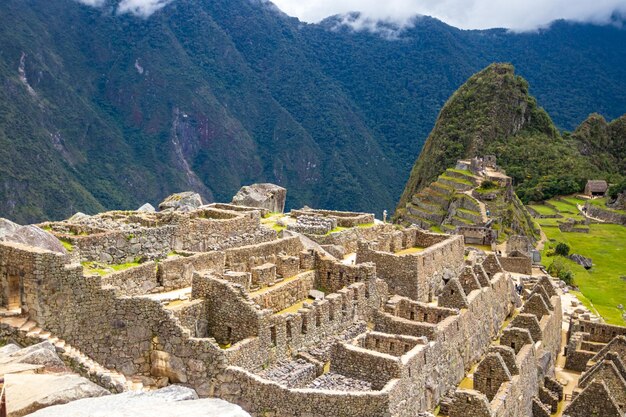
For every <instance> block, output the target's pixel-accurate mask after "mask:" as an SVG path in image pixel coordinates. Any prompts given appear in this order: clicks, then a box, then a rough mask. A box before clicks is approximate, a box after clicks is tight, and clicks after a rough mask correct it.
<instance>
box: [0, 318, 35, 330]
mask: <svg viewBox="0 0 626 417" xmlns="http://www.w3.org/2000/svg"><path fill="white" fill-rule="evenodd" d="M27 321H28V317H5V318H3V319H2V320H0V322H1V323H3V324H7V325H9V326H11V327H13V328H16V329H19V328H20V327H22V326H23V325H24V324H26V322H27Z"/></svg>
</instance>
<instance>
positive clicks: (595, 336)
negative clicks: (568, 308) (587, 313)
mask: <svg viewBox="0 0 626 417" xmlns="http://www.w3.org/2000/svg"><path fill="white" fill-rule="evenodd" d="M569 331H570V333H572V334H573V333H575V332H582V333H588V334H589V337H588V338H586V340H588V341H590V342H596V343H609V342H610V341H611V340H613V338H615V337H616V336H626V327H622V326H613V325H610V324H604V323H595V322H592V321H588V320H576V321H573V322H572V323H570V330H569Z"/></svg>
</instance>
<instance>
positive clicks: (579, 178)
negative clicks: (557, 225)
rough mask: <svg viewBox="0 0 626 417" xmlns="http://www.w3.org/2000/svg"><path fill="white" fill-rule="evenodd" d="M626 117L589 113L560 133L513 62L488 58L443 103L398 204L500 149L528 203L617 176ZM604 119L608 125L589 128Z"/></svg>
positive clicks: (501, 158)
mask: <svg viewBox="0 0 626 417" xmlns="http://www.w3.org/2000/svg"><path fill="white" fill-rule="evenodd" d="M596 119H599V120H600V121H599V122H598V123H592V122H590V121H589V120H596ZM624 119H626V117H622V118H620V119H617V120H616V121H614V122H613V123H611V124H607V123H606V122H605V121H604V119H603V118H601V117H598V116H591V118H590V119H589V120H587V121H586V122H585V123H583V125H581V127H580V128H578V129H577V130H576V132H575V133H574V134H573V135H570V134H565V135H561V134H560V133H559V131H558V130H557V128H556V126H555V125H554V124H553V122H552V120H551V119H550V117H549V116H548V114H547V113H546V112H545V110H544V109H543V108H541V107H539V106H538V104H537V101H536V99H535V98H534V97H532V96H530V94H529V91H528V83H527V82H526V80H524V79H523V78H522V77H520V76H516V75H515V73H514V68H513V66H512V65H510V64H493V65H490V66H489V67H487V68H486V69H484V70H483V71H481V72H479V73H477V74H475V75H474V76H472V77H471V78H470V79H469V80H468V81H467V82H466V83H465V84H464V85H463V86H462V87H461V88H459V90H457V91H456V92H455V93H454V94H453V95H452V97H451V98H450V99H449V100H448V102H447V103H446V104H445V106H444V107H443V109H442V110H441V113H440V114H439V117H438V119H437V122H436V124H435V128H434V129H433V131H432V132H431V134H430V136H429V137H428V140H427V141H426V144H425V145H424V149H423V151H422V153H421V154H420V156H419V158H418V159H417V162H416V163H415V166H414V167H413V170H412V172H411V175H410V177H409V181H408V182H407V185H406V187H405V191H404V193H403V195H402V198H401V200H400V204H399V206H398V207H404V205H405V204H406V201H408V199H409V198H410V197H411V196H412V195H414V194H415V193H416V192H417V191H419V190H420V189H422V188H423V187H424V186H426V185H427V184H429V183H430V182H431V181H433V179H434V178H436V177H437V176H438V175H439V174H440V173H441V172H443V171H444V170H445V169H446V168H447V167H449V166H452V165H454V163H455V161H456V160H458V159H469V158H471V157H474V156H483V155H496V156H497V158H498V165H500V166H502V167H504V168H505V169H506V172H507V174H508V175H509V176H511V177H512V179H513V183H514V186H515V188H516V192H517V194H518V196H519V197H520V199H521V200H522V201H523V202H526V203H527V202H529V201H541V200H545V199H549V198H551V197H554V196H557V195H566V194H572V193H575V192H579V191H582V188H583V186H584V184H585V182H586V181H587V180H588V179H593V178H605V179H607V180H609V181H611V180H613V181H615V180H617V181H619V180H620V179H621V178H622V176H623V175H624V173H626V170H624V169H622V166H623V165H624V164H625V163H626V155H624V150H625V149H626V144H625V143H624V135H623V131H622V129H623V125H624V123H623V120H624ZM600 122H603V123H604V124H603V125H601V127H603V128H604V129H603V130H602V129H600V128H596V129H592V128H589V126H590V125H593V126H595V125H596V124H601V123H600ZM598 131H602V132H603V133H604V135H605V136H606V137H601V135H600V133H599V132H598Z"/></svg>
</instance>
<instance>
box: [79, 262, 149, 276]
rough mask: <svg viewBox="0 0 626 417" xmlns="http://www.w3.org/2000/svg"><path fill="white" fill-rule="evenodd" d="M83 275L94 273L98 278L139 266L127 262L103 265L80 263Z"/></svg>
mask: <svg viewBox="0 0 626 417" xmlns="http://www.w3.org/2000/svg"><path fill="white" fill-rule="evenodd" d="M81 264H82V265H83V270H84V271H85V273H87V274H88V273H91V272H95V273H96V274H98V275H100V276H105V275H108V274H112V273H114V272H119V271H124V270H126V269H130V268H134V267H136V266H139V265H141V264H140V263H139V262H128V263H125V264H115V265H104V264H101V263H98V262H82V263H81Z"/></svg>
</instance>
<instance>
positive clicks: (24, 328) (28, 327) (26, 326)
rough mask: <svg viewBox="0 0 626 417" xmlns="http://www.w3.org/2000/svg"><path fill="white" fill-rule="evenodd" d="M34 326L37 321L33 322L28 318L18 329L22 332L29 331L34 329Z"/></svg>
mask: <svg viewBox="0 0 626 417" xmlns="http://www.w3.org/2000/svg"><path fill="white" fill-rule="evenodd" d="M35 327H37V323H35V322H34V321H32V320H28V321H27V322H26V323H24V324H23V325H22V326H21V327H20V328H19V329H18V330H20V331H23V332H26V333H28V332H30V331H31V330H32V329H34V328H35Z"/></svg>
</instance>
